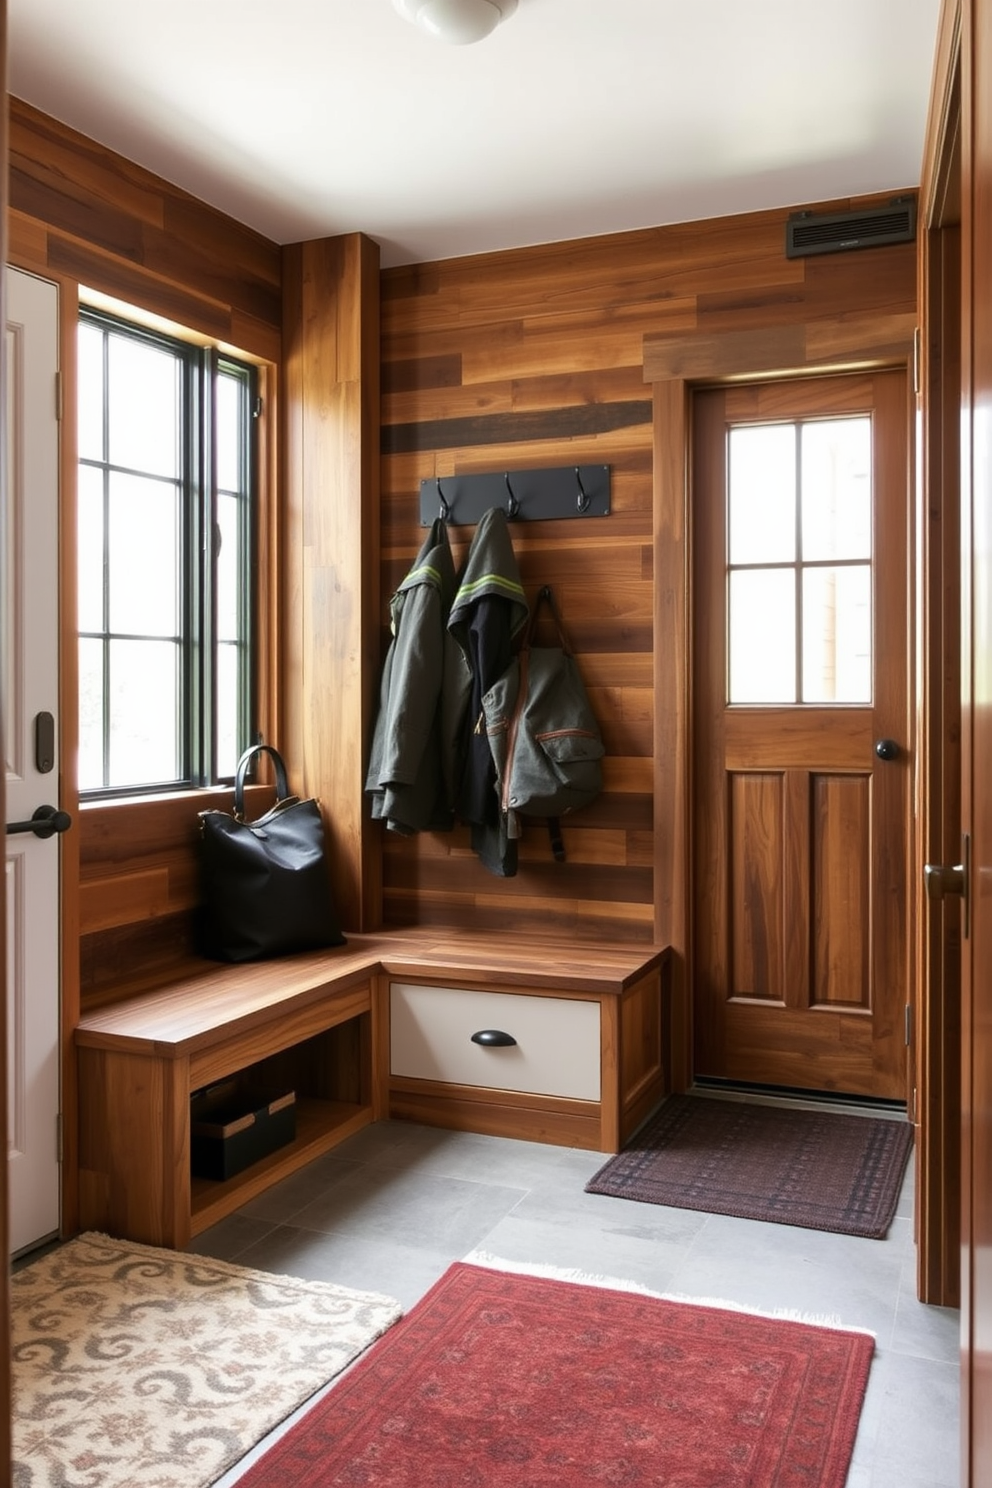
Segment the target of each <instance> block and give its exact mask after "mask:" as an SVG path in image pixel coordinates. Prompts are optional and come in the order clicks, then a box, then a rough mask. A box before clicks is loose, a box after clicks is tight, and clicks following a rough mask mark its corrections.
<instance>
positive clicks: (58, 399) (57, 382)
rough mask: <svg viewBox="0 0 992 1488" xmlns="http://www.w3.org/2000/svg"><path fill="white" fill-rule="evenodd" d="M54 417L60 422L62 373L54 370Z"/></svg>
mask: <svg viewBox="0 0 992 1488" xmlns="http://www.w3.org/2000/svg"><path fill="white" fill-rule="evenodd" d="M55 417H56V420H57V421H58V422H59V423H61V422H62V373H61V372H56V374H55Z"/></svg>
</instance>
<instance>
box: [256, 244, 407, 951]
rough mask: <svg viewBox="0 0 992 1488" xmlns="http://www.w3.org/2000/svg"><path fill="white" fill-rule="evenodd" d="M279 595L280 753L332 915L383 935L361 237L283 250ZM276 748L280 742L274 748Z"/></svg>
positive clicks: (373, 469) (370, 379)
mask: <svg viewBox="0 0 992 1488" xmlns="http://www.w3.org/2000/svg"><path fill="white" fill-rule="evenodd" d="M283 361H284V368H285V384H284V399H283V404H284V424H283V430H284V465H283V475H284V479H283V512H284V522H285V527H284V531H283V534H282V536H283V544H284V551H285V555H286V564H285V569H284V573H285V579H286V583H285V591H284V595H283V600H282V604H281V607H280V609H281V620H282V647H283V654H282V672H281V675H282V677H283V680H284V685H283V708H282V719H281V735H282V739H281V743H282V747H283V750H284V752H285V754H286V756H287V765H288V766H289V769H290V772H291V775H292V777H293V788H294V789H295V790H297V791H299V792H300V793H301V794H304V793H305V794H307V795H314V796H316V797H317V798H318V799H319V800H320V802H321V805H322V807H323V811H324V821H325V826H326V829H327V833H328V842H329V848H330V852H331V858H332V875H333V882H334V892H335V898H336V904H337V909H338V913H339V915H340V917H341V920H342V923H343V924H344V926H345V928H346V929H351V930H356V931H357V930H370V929H375V928H378V925H379V923H380V920H381V903H382V874H381V867H380V847H379V840H378V835H377V834H376V833H374V832H373V831H371V830H370V825H371V824H370V821H369V816H368V810H367V807H366V804H365V797H364V775H365V767H366V764H367V761H368V751H369V743H370V731H371V728H372V724H373V722H374V704H375V697H376V692H377V687H378V669H379V655H378V636H379V633H380V626H379V250H378V247H377V245H376V244H375V243H373V242H372V240H371V239H369V238H366V237H365V236H363V235H362V234H360V233H353V234H349V235H348V236H346V237H340V238H326V239H321V240H318V241H314V242H308V243H296V244H292V245H291V246H289V247H287V248H285V249H284V250H283ZM275 742H280V741H275Z"/></svg>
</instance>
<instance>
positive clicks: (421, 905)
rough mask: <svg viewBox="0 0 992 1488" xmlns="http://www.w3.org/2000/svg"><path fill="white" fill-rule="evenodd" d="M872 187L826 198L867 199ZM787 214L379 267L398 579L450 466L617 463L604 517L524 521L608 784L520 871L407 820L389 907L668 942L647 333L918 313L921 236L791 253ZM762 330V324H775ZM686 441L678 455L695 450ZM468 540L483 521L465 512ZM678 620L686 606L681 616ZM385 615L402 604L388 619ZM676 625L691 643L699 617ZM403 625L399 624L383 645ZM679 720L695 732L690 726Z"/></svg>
mask: <svg viewBox="0 0 992 1488" xmlns="http://www.w3.org/2000/svg"><path fill="white" fill-rule="evenodd" d="M874 200H876V199H875V198H871V199H867V198H866V199H859V200H857V201H852V202H847V201H843V202H832V203H823V204H820V209H822V210H828V209H837V208H840V209H843V208H845V207H847V206H864V205H866V204H868V202H869V201H874ZM787 215H788V213H787V212H784V211H782V212H766V213H756V214H750V215H747V216H740V217H735V218H722V219H715V220H712V221H708V222H700V223H690V224H683V225H679V226H675V227H664V228H657V229H653V230H648V231H642V232H635V233H629V234H620V235H615V236H610V237H603V238H594V239H587V240H583V241H578V242H566V243H557V244H552V245H548V246H542V247H535V248H527V249H520V250H516V251H513V252H508V253H499V254H492V255H480V256H477V257H472V258H463V259H456V260H449V261H446V262H441V263H432V264H423V265H417V266H415V267H412V268H401V269H392V270H387V271H385V272H384V273H383V276H382V298H383V303H382V348H383V349H382V382H383V400H382V417H383V429H382V453H383V460H382V543H383V554H382V562H383V581H382V591H383V595H384V597H385V596H388V595H389V594H390V593H391V592H392V591H393V590H394V589H395V587H396V585H397V583H398V582H400V580H401V579H402V577H403V575H404V573H405V572H406V569H407V567H408V565H409V563H410V561H411V559H412V558H413V556H414V554H415V552H416V550H417V547H418V546H419V544H420V542H421V540H422V537H423V529H422V528H421V527H420V525H419V494H418V493H419V483H420V481H421V480H422V479H424V478H428V477H434V476H442V477H443V476H445V475H449V476H450V475H453V474H462V473H467V472H473V471H493V470H496V471H503V470H510V471H512V470H513V469H514V468H521V469H526V468H530V467H536V466H544V465H548V466H556V465H574V464H585V463H605V464H608V465H610V467H611V469H612V473H613V507H612V513H611V515H610V516H609V517H607V518H587V519H580V520H571V521H567V522H565V521H558V522H542V523H532V524H527V523H516V524H514V525H513V526H512V528H511V531H512V535H513V541H514V548H515V551H516V553H517V557H518V560H519V563H520V568H521V572H522V576H523V580H524V585H525V588H526V589H527V592H528V595H529V596H530V598H531V599H533V597H534V595H535V593H536V590H537V589H538V587H539V586H540V585H541V584H543V583H550V584H552V585H553V586H554V588H555V591H556V594H557V596H558V599H559V603H560V607H561V610H562V613H563V617H564V621H565V625H566V628H567V630H568V633H569V635H570V637H571V639H572V642H573V644H574V647H575V649H576V652H577V654H578V656H579V661H580V665H581V668H582V671H583V675H584V677H585V680H586V684H587V686H588V687H589V689H590V693H591V696H592V699H593V702H594V705H595V707H596V710H597V714H598V716H599V719H600V723H601V726H602V730H603V734H604V738H605V742H606V747H607V752H608V753H607V760H606V771H605V776H606V782H605V783H606V788H605V791H604V794H603V796H602V797H601V798H600V800H598V801H597V802H596V803H595V804H594V805H592V806H591V807H588V808H586V809H585V810H584V811H582V813H581V814H580V815H577V816H576V817H575V819H574V823H570V822H569V821H568V820H567V819H566V823H565V845H566V853H567V858H568V861H567V862H566V863H565V864H564V865H560V864H556V863H555V862H553V860H552V859H551V857H550V855H549V852H548V848H547V841H546V838H545V837H544V835H543V834H542V832H541V831H540V830H539V829H537V830H535V829H529V830H528V835H527V837H526V839H525V842H524V844H523V846H522V849H521V855H520V856H521V863H520V871H519V873H518V875H517V876H516V877H515V878H512V879H507V880H499V879H495V878H493V877H491V876H490V875H489V874H488V873H487V872H486V871H485V870H484V869H483V868H482V867H481V865H480V864H479V863H478V862H477V860H476V859H475V857H474V855H473V854H472V852H471V848H470V845H469V843H468V839H467V834H466V832H465V831H464V830H463V829H461V828H456V829H455V831H454V832H453V833H451V834H434V835H423V836H420V837H418V838H407V839H404V838H394V837H393V836H392V835H390V836H389V838H388V839H387V841H386V843H385V851H384V878H383V885H384V914H385V918H386V921H387V923H397V924H402V923H408V922H412V921H420V922H425V923H435V924H456V925H470V926H472V927H473V928H477V929H478V928H483V929H485V928H491V929H493V930H501V929H505V928H506V927H507V926H508V925H512V926H513V927H514V928H515V929H520V930H521V931H525V932H526V933H527V934H529V935H537V936H539V935H542V934H554V935H562V934H566V935H568V936H574V937H579V938H589V939H599V938H604V937H606V938H611V939H619V940H625V941H640V940H650V939H651V938H652V933H653V920H654V899H655V896H656V895H657V894H664V893H666V892H671V886H669V887H668V888H667V889H666V886H665V885H658V884H655V882H654V874H653V864H654V861H655V844H654V838H653V831H654V828H653V795H654V792H655V790H656V789H659V788H660V789H662V790H664V789H666V788H667V782H668V781H669V780H670V779H671V778H673V777H674V776H675V775H676V774H677V773H680V772H682V771H683V770H684V768H685V764H686V762H685V760H682V759H674V758H656V757H655V741H654V738H653V725H652V719H653V714H654V704H655V699H654V690H653V689H654V680H653V679H654V674H655V656H654V649H655V646H656V645H657V646H658V647H660V648H661V647H665V646H666V644H671V642H672V636H671V635H669V636H666V635H663V634H659V635H657V636H656V635H655V634H654V628H653V613H654V609H653V607H654V583H655V577H656V574H657V573H659V572H660V571H661V570H662V569H663V568H664V557H665V555H664V553H656V552H655V551H654V534H653V514H652V464H653V460H652V411H653V401H652V388H651V387H650V386H649V385H646V384H645V380H644V378H645V372H644V343H645V338H651V339H653V340H657V338H660V337H668V336H671V337H685V338H692V339H695V338H699V339H700V340H704V339H705V338H706V337H707V336H710V335H718V336H725V335H726V334H727V333H732V332H737V331H739V332H741V333H749V332H765V331H767V330H769V329H772V328H783V327H784V328H788V327H791V326H797V327H800V326H806V325H808V324H810V323H811V322H817V321H821V320H822V321H824V322H832V323H836V322H843V320H844V319H845V317H847V316H851V317H854V318H857V319H859V320H862V321H864V320H865V319H870V317H871V316H872V315H875V314H877V315H878V316H880V317H883V318H887V317H890V316H892V315H903V314H905V315H910V316H911V315H912V314H913V311H914V309H915V250H914V248H913V246H912V245H911V244H907V245H900V246H898V247H884V248H873V249H870V250H866V251H861V252H856V253H846V254H834V255H825V256H821V257H812V258H805V259H794V260H789V259H786V257H785V251H784V250H785V223H786V218H787ZM759 339H760V337H759ZM679 458H681V452H680V454H679ZM452 537H453V541H454V544H455V547H456V550H457V551H461V552H463V551H464V550H465V548H466V547H467V544H468V541H469V540H470V537H471V530H470V529H462V528H454V529H452ZM676 618H677V619H678V617H676ZM383 622H384V624H385V616H383ZM675 633H676V635H677V636H678V638H679V640H680V642H681V643H684V637H685V634H686V632H685V628H684V625H682V624H681V622H680V623H679V625H678V627H677V629H676V632H675ZM386 641H387V636H386V633H385V629H384V631H383V636H382V644H383V648H384V647H385V644H386ZM668 737H672V738H683V739H684V738H685V735H684V732H682V733H680V732H679V731H678V730H676V729H673V730H672V731H671V733H670V734H669V735H668Z"/></svg>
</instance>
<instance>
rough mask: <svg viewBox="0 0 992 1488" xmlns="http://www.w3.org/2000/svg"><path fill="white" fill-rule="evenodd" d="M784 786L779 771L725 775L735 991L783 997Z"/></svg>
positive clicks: (774, 998) (781, 999) (735, 993)
mask: <svg viewBox="0 0 992 1488" xmlns="http://www.w3.org/2000/svg"><path fill="white" fill-rule="evenodd" d="M784 787H785V776H784V775H783V774H781V773H772V772H765V773H762V774H731V775H730V825H729V837H730V851H729V855H728V856H729V859H730V915H729V923H728V929H729V936H730V948H729V961H730V966H731V983H730V985H731V988H732V995H733V996H735V997H742V996H743V997H756V998H764V999H767V1000H769V1001H777V1002H784V1001H785V1000H786V989H787V987H788V985H789V978H788V973H787V970H786V954H785V944H784V933H783V931H784V926H785V924H786V905H785V871H784V869H785V863H784V854H783V848H784V843H785V833H786V820H787V810H786V802H785V789H784Z"/></svg>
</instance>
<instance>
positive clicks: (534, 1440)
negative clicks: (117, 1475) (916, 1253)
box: [239, 1264, 874, 1488]
mask: <svg viewBox="0 0 992 1488" xmlns="http://www.w3.org/2000/svg"><path fill="white" fill-rule="evenodd" d="M873 1347H874V1345H873V1341H872V1339H871V1338H870V1337H869V1336H868V1335H867V1334H863V1333H847V1332H841V1331H839V1330H838V1329H835V1328H820V1327H811V1326H809V1325H807V1324H805V1323H795V1322H786V1321H782V1320H779V1319H772V1318H765V1317H756V1316H753V1315H751V1314H749V1313H740V1312H730V1311H726V1310H724V1309H720V1308H714V1307H696V1306H689V1305H687V1304H686V1303H682V1302H665V1301H661V1300H659V1299H656V1298H653V1297H645V1296H640V1295H637V1294H636V1293H632V1292H620V1291H613V1290H607V1289H606V1288H602V1287H595V1286H581V1285H578V1284H576V1283H573V1282H563V1281H549V1280H547V1279H545V1278H539V1277H534V1276H520V1275H509V1274H507V1273H505V1272H500V1271H489V1270H485V1269H483V1268H481V1267H476V1266H468V1265H464V1264H457V1265H454V1266H452V1267H451V1268H450V1269H449V1270H448V1271H447V1272H446V1273H445V1274H444V1276H442V1278H441V1280H440V1281H439V1282H438V1283H437V1285H436V1286H435V1287H434V1288H433V1289H432V1290H431V1291H430V1292H428V1294H427V1295H426V1297H424V1298H423V1299H422V1300H421V1301H420V1302H419V1303H418V1304H417V1306H416V1307H414V1308H413V1310H412V1311H411V1312H410V1313H409V1314H408V1316H407V1317H405V1318H404V1319H403V1320H402V1321H401V1322H399V1323H397V1324H396V1325H395V1326H394V1327H393V1328H391V1329H390V1330H389V1332H388V1333H387V1334H385V1335H384V1337H383V1338H382V1339H381V1340H380V1341H379V1342H377V1343H376V1344H375V1345H374V1346H373V1347H372V1348H371V1349H370V1350H369V1352H368V1353H367V1354H365V1355H364V1356H363V1357H362V1358H361V1359H360V1360H359V1361H358V1363H357V1364H356V1365H355V1366H354V1368H353V1369H352V1370H351V1371H350V1373H348V1374H347V1375H345V1376H344V1377H343V1378H342V1379H341V1380H340V1381H339V1382H338V1383H336V1384H335V1385H334V1386H333V1387H332V1389H331V1390H330V1392H329V1393H328V1394H327V1395H326V1396H324V1398H323V1399H322V1400H321V1401H319V1402H318V1404H316V1405H315V1406H314V1408H313V1410H311V1411H310V1412H308V1413H307V1415H305V1416H303V1417H302V1418H301V1419H300V1420H299V1421H298V1422H297V1423H296V1425H295V1426H293V1427H292V1428H291V1429H290V1431H289V1432H288V1433H287V1435H286V1436H285V1437H283V1438H282V1440H281V1441H278V1442H277V1443H276V1444H275V1446H274V1447H272V1449H271V1450H270V1451H269V1452H268V1453H267V1455H266V1456H265V1457H263V1458H262V1459H261V1460H260V1461H259V1462H258V1463H256V1464H255V1466H254V1467H252V1468H250V1469H249V1470H248V1472H247V1473H246V1475H245V1476H244V1477H243V1478H242V1479H240V1480H239V1488H290V1485H291V1488H552V1485H553V1488H605V1485H610V1484H614V1485H622V1488H661V1485H669V1488H671V1485H678V1488H814V1485H815V1488H842V1485H843V1484H844V1481H845V1478H846V1475H847V1469H848V1464H849V1461H850V1457H851V1451H852V1447H853V1445H854V1437H855V1433H856V1431H857V1426H858V1414H859V1411H860V1409H861V1402H862V1400H863V1398H864V1392H865V1386H866V1384H867V1380H868V1369H869V1366H870V1363H871V1356H872V1350H873Z"/></svg>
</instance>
